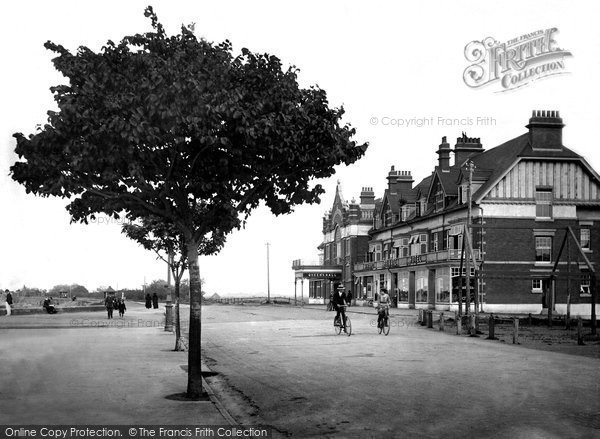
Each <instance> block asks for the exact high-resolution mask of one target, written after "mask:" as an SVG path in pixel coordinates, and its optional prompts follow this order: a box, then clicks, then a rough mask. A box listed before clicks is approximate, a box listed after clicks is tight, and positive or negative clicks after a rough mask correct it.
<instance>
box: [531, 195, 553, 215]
mask: <svg viewBox="0 0 600 439" xmlns="http://www.w3.org/2000/svg"><path fill="white" fill-rule="evenodd" d="M535 216H536V218H552V189H547V188H544V189H541V188H537V189H536V190H535Z"/></svg>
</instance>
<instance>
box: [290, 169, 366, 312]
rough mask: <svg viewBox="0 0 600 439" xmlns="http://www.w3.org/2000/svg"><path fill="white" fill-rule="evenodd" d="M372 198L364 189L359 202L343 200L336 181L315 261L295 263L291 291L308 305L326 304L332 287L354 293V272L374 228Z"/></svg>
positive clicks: (340, 188)
mask: <svg viewBox="0 0 600 439" xmlns="http://www.w3.org/2000/svg"><path fill="white" fill-rule="evenodd" d="M374 211H375V194H374V192H373V189H372V188H368V187H367V188H363V190H362V192H361V194H360V202H359V203H357V202H356V201H355V200H354V199H352V201H351V202H350V203H348V202H346V201H345V200H344V197H343V194H342V187H341V185H340V182H339V181H338V184H337V187H336V193H335V198H334V201H333V206H332V207H331V209H330V210H329V211H327V213H326V214H325V216H324V217H323V241H322V242H321V244H320V245H319V246H318V249H319V251H320V252H321V253H320V254H319V259H318V260H316V261H307V260H301V259H298V260H295V261H294V262H293V263H292V268H293V269H294V271H295V285H294V291H295V294H296V296H297V297H298V298H301V297H302V298H308V301H309V303H326V302H328V301H329V295H330V293H332V292H333V288H334V285H336V284H341V285H344V286H345V288H346V291H351V292H352V294H354V293H355V288H354V285H353V281H354V277H353V268H354V264H355V263H356V261H357V260H359V258H362V256H363V255H364V254H365V252H366V251H367V249H368V242H369V230H371V228H372V227H373V212H374Z"/></svg>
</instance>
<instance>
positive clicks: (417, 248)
mask: <svg viewBox="0 0 600 439" xmlns="http://www.w3.org/2000/svg"><path fill="white" fill-rule="evenodd" d="M420 254H421V245H420V244H419V235H413V236H411V237H410V255H411V256H415V255H420Z"/></svg>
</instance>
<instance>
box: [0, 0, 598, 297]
mask: <svg viewBox="0 0 600 439" xmlns="http://www.w3.org/2000/svg"><path fill="white" fill-rule="evenodd" d="M148 4H152V5H153V7H154V10H155V12H156V13H157V14H158V17H159V20H160V21H161V22H162V23H163V25H164V26H165V28H166V30H167V32H168V33H170V34H174V33H178V32H179V30H180V27H181V25H182V24H186V25H187V24H191V23H195V33H196V35H197V36H198V37H203V38H205V39H207V40H209V41H214V42H220V41H223V40H225V39H228V40H230V41H231V42H232V43H233V47H234V51H235V52H236V53H238V52H239V51H240V50H241V48H243V47H247V48H249V49H250V50H252V51H254V52H261V53H262V52H266V53H269V54H272V55H276V56H277V57H279V58H280V59H281V60H282V62H283V64H284V66H289V65H295V66H297V67H298V68H299V69H300V75H299V82H300V84H301V85H302V86H303V87H308V86H310V85H315V84H316V85H319V86H320V87H321V88H323V89H324V90H326V91H327V93H328V97H329V102H330V105H331V106H332V107H339V106H344V108H345V110H346V115H345V120H344V122H348V123H350V124H351V125H352V126H353V127H354V128H356V130H357V134H356V137H355V140H356V141H358V142H369V145H370V146H369V148H368V150H367V153H366V154H365V156H364V157H363V158H362V159H361V160H359V161H358V162H356V163H354V164H353V165H350V166H348V167H346V166H340V167H338V168H336V175H335V176H333V177H331V178H329V179H326V180H322V181H319V182H318V183H321V184H322V185H323V186H324V188H325V189H326V193H325V194H324V195H323V197H322V202H321V204H318V205H304V206H299V207H297V208H296V209H295V211H294V212H293V213H291V214H289V215H286V216H281V217H275V216H274V215H272V214H271V213H270V212H269V211H268V209H266V208H264V207H261V208H258V209H257V210H256V211H255V212H254V213H253V214H252V216H251V217H250V219H249V220H248V222H247V224H246V226H245V228H244V229H242V230H239V231H236V232H234V233H232V234H231V235H230V236H229V238H228V242H227V244H226V246H225V247H224V249H223V250H222V251H221V252H220V253H219V254H218V255H216V256H210V257H201V258H200V272H201V277H202V278H203V279H204V280H205V288H206V290H207V291H209V292H216V293H218V294H220V295H229V296H242V295H265V294H266V289H267V246H266V243H267V242H269V243H270V246H269V256H270V258H269V262H270V267H269V268H270V270H269V272H270V288H271V294H272V295H273V296H277V295H293V293H294V273H293V271H292V269H291V265H292V261H293V260H294V259H301V258H306V259H316V258H317V254H318V250H317V246H318V245H319V244H320V242H321V241H322V234H321V228H322V217H323V214H324V213H325V211H326V210H327V209H329V208H330V207H331V205H332V202H333V197H334V195H335V188H336V183H337V181H338V180H339V181H340V182H341V185H342V188H343V195H344V197H345V198H346V200H348V201H350V200H351V199H352V198H354V197H355V198H356V199H358V198H359V194H360V190H361V187H363V186H371V187H373V188H374V190H375V193H376V195H377V196H381V195H382V194H383V191H384V190H385V188H386V185H387V180H386V176H387V172H388V171H389V170H390V167H391V166H392V165H394V166H395V167H396V169H397V170H406V171H411V172H412V175H413V177H414V178H415V184H416V183H418V181H420V179H422V178H424V177H426V176H427V175H428V174H429V173H430V172H431V171H432V169H433V166H434V165H435V164H436V163H437V155H436V154H435V151H436V150H437V147H438V145H439V143H440V142H441V138H442V136H448V139H449V142H450V144H451V146H453V145H454V142H455V139H456V138H457V137H459V136H460V135H461V133H462V132H463V131H464V132H466V133H467V135H468V136H469V137H480V138H481V142H482V143H483V147H484V148H486V149H489V148H492V147H494V146H497V145H499V144H501V143H503V142H505V141H507V140H509V139H511V138H513V137H516V136H518V135H520V134H522V133H523V132H525V131H526V128H525V127H524V126H525V125H526V124H527V122H528V119H529V117H530V115H531V111H532V110H537V109H540V110H559V111H560V114H561V116H562V118H563V121H564V123H565V128H564V130H563V142H564V144H565V145H566V146H567V147H569V148H571V149H573V150H574V151H576V152H577V153H579V154H581V155H583V156H584V157H585V158H586V159H587V161H588V162H589V163H590V164H591V165H592V167H593V168H595V169H596V171H599V170H600V153H599V152H598V137H599V135H598V132H597V127H598V121H599V120H600V106H598V105H597V103H596V101H597V97H598V96H600V85H599V80H598V72H599V71H600V27H598V26H597V23H596V20H597V17H599V16H600V2H594V1H579V2H567V1H526V2H523V1H521V0H520V1H510V0H509V1H504V2H501V3H498V2H481V1H454V2H445V1H423V2H392V1H389V2H384V1H379V2H359V1H328V2H324V1H303V2H281V1H254V2H244V1H219V2H215V1H198V0H196V1H162V0H155V1H154V2H152V3H149V0H145V1H137V0H129V1H126V2H124V1H113V0H104V1H103V2H82V1H66V0H56V1H53V2H42V1H28V0H21V1H19V2H9V3H6V4H4V5H3V6H2V13H1V14H0V37H1V38H0V41H1V44H2V47H1V49H2V52H1V53H2V56H3V63H2V67H1V68H0V79H1V81H0V84H1V85H2V95H0V102H2V105H0V209H1V213H0V288H2V290H4V289H5V288H9V289H18V288H21V287H22V286H23V285H27V286H28V287H38V288H46V289H49V288H51V287H52V286H53V285H56V284H70V283H78V284H82V285H84V286H86V287H87V288H88V289H89V290H94V289H96V288H98V287H100V286H108V285H110V286H112V287H113V288H140V287H141V286H142V285H143V283H144V281H146V282H148V283H149V282H150V281H152V280H154V279H159V278H162V279H164V278H166V272H167V268H166V265H165V264H164V263H163V262H160V261H157V259H156V257H155V255H153V254H152V253H151V252H148V251H146V250H144V249H142V248H141V247H140V246H138V245H137V244H136V243H135V242H133V241H130V240H128V239H127V238H126V237H125V236H124V235H122V234H121V232H120V224H119V223H118V221H115V220H110V221H109V220H107V219H106V217H99V218H98V220H97V221H96V222H93V223H90V224H88V225H82V224H71V223H70V217H69V215H68V213H67V212H66V210H65V205H66V202H65V200H61V199H55V198H40V197H35V196H34V195H31V194H26V193H25V191H24V189H23V188H22V187H21V186H19V185H18V184H16V183H15V182H13V181H12V180H11V178H10V176H9V167H10V166H11V165H12V164H13V163H14V162H15V160H17V157H16V155H15V154H14V147H15V141H14V138H13V137H12V134H13V133H15V132H23V133H25V134H30V133H33V132H35V128H36V125H37V124H43V123H45V122H46V117H47V116H46V112H47V111H48V110H52V109H55V105H54V101H53V99H52V95H51V93H50V91H49V88H50V87H51V86H53V85H58V84H61V83H65V79H64V78H63V77H62V76H61V75H60V74H59V73H58V72H56V71H55V70H54V68H53V66H52V64H51V59H52V53H50V52H49V51H47V50H46V49H44V47H43V44H44V42H46V41H47V40H51V41H53V42H55V43H58V44H62V45H63V46H65V47H66V48H68V49H69V50H72V51H74V50H76V48H77V47H78V46H81V45H83V46H87V47H89V48H90V49H92V50H95V51H98V50H100V48H101V47H102V45H104V44H105V43H106V41H107V40H109V39H111V40H113V41H118V40H120V39H121V38H122V37H123V36H125V35H131V34H134V33H137V32H145V31H149V30H150V29H151V27H150V21H149V20H148V19H146V18H145V17H144V16H143V11H144V8H145V6H146V5H148ZM553 28H555V29H557V30H556V31H555V32H554V33H553V39H554V41H555V43H554V46H553V47H555V48H558V47H560V48H561V49H564V50H567V51H569V52H570V53H571V54H572V56H568V57H565V58H564V60H563V61H562V64H563V65H562V67H561V68H560V69H559V70H557V72H560V73H562V74H560V75H558V74H557V75H552V76H549V77H546V78H543V79H539V80H536V81H532V82H530V83H528V84H527V85H525V86H523V87H519V88H517V89H512V90H507V91H502V90H504V89H503V88H502V86H501V85H500V84H499V83H498V82H494V83H491V84H489V85H487V86H484V87H478V88H471V87H469V86H467V84H466V83H465V81H464V79H463V73H464V71H465V69H467V67H468V66H469V65H471V64H473V62H470V61H469V60H467V59H466V57H465V47H466V46H467V44H469V43H470V42H472V41H482V40H484V39H486V38H487V37H492V38H494V39H495V40H497V41H499V42H508V41H510V40H513V39H517V38H519V37H521V36H525V35H528V34H532V33H535V32H536V31H539V30H545V29H553Z"/></svg>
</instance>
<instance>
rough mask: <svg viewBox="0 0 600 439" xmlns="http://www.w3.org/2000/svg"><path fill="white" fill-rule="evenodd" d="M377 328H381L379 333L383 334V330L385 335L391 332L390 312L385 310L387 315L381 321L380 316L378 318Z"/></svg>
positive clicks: (383, 310)
mask: <svg viewBox="0 0 600 439" xmlns="http://www.w3.org/2000/svg"><path fill="white" fill-rule="evenodd" d="M385 311H386V310H385V309H382V310H381V311H379V312H385ZM377 329H378V330H379V333H380V334H381V333H382V332H383V334H384V335H388V334H389V333H390V320H389V316H388V313H387V312H385V315H384V316H383V319H382V320H381V322H379V318H378V319H377Z"/></svg>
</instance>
